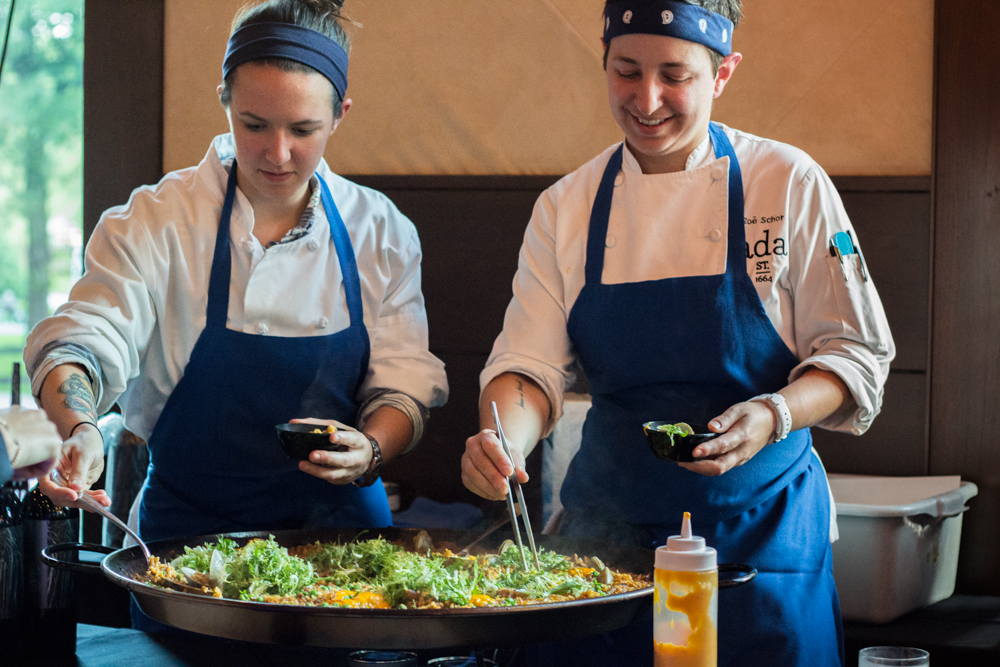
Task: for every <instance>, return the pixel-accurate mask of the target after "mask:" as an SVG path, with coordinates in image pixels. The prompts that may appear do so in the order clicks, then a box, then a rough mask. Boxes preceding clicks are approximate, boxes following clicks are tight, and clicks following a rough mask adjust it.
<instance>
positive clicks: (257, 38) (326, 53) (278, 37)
mask: <svg viewBox="0 0 1000 667" xmlns="http://www.w3.org/2000/svg"><path fill="white" fill-rule="evenodd" d="M263 58H284V59H285V60H294V61H295V62H297V63H302V64H303V65H308V66H309V67H312V68H313V69H314V70H316V71H317V72H319V73H320V74H322V75H323V76H325V77H326V78H327V79H329V80H330V83H332V84H333V88H334V90H336V91H337V94H338V95H340V99H341V100H343V99H344V93H346V92H347V51H345V50H344V47H342V46H341V45H340V44H337V42H335V41H333V40H332V39H330V38H329V37H327V36H326V35H324V34H322V33H319V32H316V31H315V30H310V29H309V28H303V27H301V26H297V25H294V24H292V23H251V24H250V25H245V26H243V27H242V28H240V29H239V30H237V31H236V32H234V33H233V34H232V36H231V37H230V38H229V44H227V45H226V59H225V60H224V61H223V62H222V78H226V76H228V75H229V73H230V72H232V71H233V70H234V69H236V68H237V67H239V66H240V65H242V64H243V63H246V62H250V61H251V60H261V59H263Z"/></svg>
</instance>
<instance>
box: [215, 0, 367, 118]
mask: <svg viewBox="0 0 1000 667" xmlns="http://www.w3.org/2000/svg"><path fill="white" fill-rule="evenodd" d="M343 6H344V0H266V2H261V3H259V4H256V5H254V4H248V5H244V6H243V8H242V9H240V11H238V12H237V13H236V17H235V18H234V19H233V25H232V27H231V28H230V31H229V34H230V35H231V34H233V33H234V32H236V31H237V30H239V29H240V28H242V27H243V26H247V25H253V24H255V23H291V24H294V25H297V26H299V27H302V28H309V29H310V30H315V31H316V32H318V33H320V34H323V35H326V36H327V37H329V38H330V39H332V40H333V41H335V42H336V43H337V44H340V45H341V46H342V47H344V51H347V52H348V53H350V51H351V39H350V37H348V35H347V33H346V32H345V31H344V27H343V25H342V23H341V22H342V21H344V20H347V19H345V18H344V17H343V16H342V15H341V10H342V9H343ZM253 62H257V63H261V64H264V65H270V66H271V67H277V68H278V69H280V70H282V71H284V72H306V73H315V72H316V70H315V69H313V68H312V67H309V65H304V64H302V63H300V62H296V61H294V60H287V59H286V58H261V59H260V60H255V61H253ZM238 70H239V68H238V67H237V68H236V69H234V70H233V71H231V72H230V73H229V75H228V76H227V77H226V78H225V79H224V80H223V81H222V94H221V95H220V96H219V99H220V100H221V102H222V105H223V106H225V107H227V108H228V107H229V102H230V101H231V100H232V89H231V87H232V83H233V76H234V75H235V74H236V72H237V71H238ZM342 113H343V100H341V99H340V94H339V93H337V91H336V89H334V91H333V117H334V118H340V116H341V114H342Z"/></svg>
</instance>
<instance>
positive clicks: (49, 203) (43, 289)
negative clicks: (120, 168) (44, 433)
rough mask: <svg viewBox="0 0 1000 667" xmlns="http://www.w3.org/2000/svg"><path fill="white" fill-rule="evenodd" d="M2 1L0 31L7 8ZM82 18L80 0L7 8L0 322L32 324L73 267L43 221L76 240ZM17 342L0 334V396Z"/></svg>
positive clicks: (0, 86)
mask: <svg viewBox="0 0 1000 667" xmlns="http://www.w3.org/2000/svg"><path fill="white" fill-rule="evenodd" d="M0 3H2V4H0V28H3V27H6V24H7V20H8V17H9V14H10V9H11V4H12V3H11V2H4V0H0ZM83 19H84V16H83V0H19V1H18V2H17V3H16V4H14V17H13V23H12V26H11V31H10V38H9V44H8V45H7V57H6V62H5V63H4V68H3V73H2V79H0V295H2V294H4V292H6V291H7V290H10V291H11V292H13V294H14V295H15V297H16V307H15V308H14V312H13V313H12V312H10V310H8V309H4V308H0V323H2V322H4V321H8V322H9V321H11V320H14V321H19V322H23V323H24V324H26V325H29V326H30V325H32V324H34V323H35V322H36V321H37V320H38V319H40V318H41V317H44V316H45V315H47V314H48V312H49V310H48V306H47V303H46V302H47V298H48V294H49V292H68V291H69V287H70V284H71V282H72V281H73V280H74V278H75V276H74V266H76V267H77V269H76V271H78V270H79V269H78V266H79V258H74V257H73V256H72V254H73V252H74V248H73V247H72V246H68V245H57V244H53V243H52V242H51V241H50V239H49V228H50V226H51V225H50V224H49V221H50V220H51V219H53V218H54V217H57V216H59V217H64V218H68V219H69V220H70V221H71V224H73V225H75V226H76V228H77V229H79V230H80V231H81V236H82V229H83V213H82V211H83V23H84V21H83ZM0 39H2V33H0ZM23 344H24V338H23V335H22V336H20V337H18V336H11V335H9V334H7V335H2V336H0V361H2V362H3V365H2V366H0V391H4V390H6V391H9V372H8V369H9V368H10V366H9V365H8V364H9V360H10V359H17V358H19V357H20V350H21V348H22V347H23ZM15 353H16V354H15ZM5 393H6V392H5ZM5 399H6V396H4V395H0V403H5V402H6V400H5Z"/></svg>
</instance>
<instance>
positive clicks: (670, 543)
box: [656, 512, 718, 572]
mask: <svg viewBox="0 0 1000 667" xmlns="http://www.w3.org/2000/svg"><path fill="white" fill-rule="evenodd" d="M717 562H718V561H717V558H716V551H715V549H713V548H712V547H708V546H705V538H704V537H698V536H697V535H694V534H693V533H692V532H691V513H690V512H684V522H683V523H682V524H681V534H680V535H674V536H672V537H669V538H668V539H667V544H666V546H662V547H658V548H657V549H656V569H657V570H673V571H675V572H702V571H704V570H714V569H715V568H716V567H717Z"/></svg>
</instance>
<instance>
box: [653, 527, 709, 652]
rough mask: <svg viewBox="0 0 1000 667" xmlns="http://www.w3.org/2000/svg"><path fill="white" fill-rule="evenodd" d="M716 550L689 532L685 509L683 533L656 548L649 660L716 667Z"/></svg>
mask: <svg viewBox="0 0 1000 667" xmlns="http://www.w3.org/2000/svg"><path fill="white" fill-rule="evenodd" d="M716 558H717V554H716V551H715V549H712V548H711V547H709V546H707V545H706V544H705V540H704V538H701V537H698V536H697V535H694V534H693V533H692V531H691V514H690V513H688V512H685V513H684V521H683V523H682V524H681V534H680V535H674V536H671V537H670V538H669V539H668V540H667V543H666V544H665V545H664V546H662V547H659V548H658V549H657V550H656V569H655V570H654V571H653V656H654V657H653V664H654V666H655V667H716V665H717V662H718V650H719V649H718V641H719V636H718V630H717V629H716V622H717V618H718V607H719V569H718V564H717V560H716Z"/></svg>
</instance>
